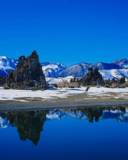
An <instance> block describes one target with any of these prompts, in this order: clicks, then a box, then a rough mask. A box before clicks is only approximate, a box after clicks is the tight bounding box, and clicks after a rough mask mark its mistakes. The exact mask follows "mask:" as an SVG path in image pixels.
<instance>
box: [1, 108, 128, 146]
mask: <svg viewBox="0 0 128 160" xmlns="http://www.w3.org/2000/svg"><path fill="white" fill-rule="evenodd" d="M67 116H69V117H73V118H77V119H83V120H85V119H88V121H89V122H95V121H96V122H98V121H99V120H103V119H115V120H118V121H121V122H128V111H127V110H126V109H125V108H124V107H120V108H119V107H118V108H116V107H111V108H109V109H108V108H107V109H106V108H105V107H93V108H92V107H90V108H89V107H88V108H85V109H66V110H64V109H58V110H50V111H47V110H43V111H29V112H25V111H22V112H16V111H15V112H5V113H4V112H3V113H2V112H1V113H0V128H5V127H7V126H8V125H9V124H10V125H12V126H14V127H16V128H17V131H18V133H19V136H20V139H21V140H27V139H28V140H30V141H32V142H33V144H35V145H36V144H38V142H39V140H40V134H41V131H42V130H43V126H44V123H45V122H46V120H53V119H56V120H58V119H60V120H61V119H64V118H65V117H67Z"/></svg>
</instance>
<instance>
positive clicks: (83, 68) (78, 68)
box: [60, 63, 91, 77]
mask: <svg viewBox="0 0 128 160" xmlns="http://www.w3.org/2000/svg"><path fill="white" fill-rule="evenodd" d="M90 66H91V65H90V64H88V63H80V64H75V65H71V66H69V67H67V68H66V69H65V70H63V71H62V72H61V74H60V76H61V77H67V76H73V77H83V76H84V75H85V74H86V73H87V71H88V68H89V67H90Z"/></svg>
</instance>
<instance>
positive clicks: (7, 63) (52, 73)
mask: <svg viewBox="0 0 128 160" xmlns="http://www.w3.org/2000/svg"><path fill="white" fill-rule="evenodd" d="M16 65H17V60H15V59H11V58H7V57H5V56H0V76H1V77H5V76H7V74H8V72H9V71H11V70H14V69H15V68H16ZM90 67H97V68H98V69H99V71H100V73H101V74H102V76H103V78H104V79H113V78H117V79H119V78H121V77H126V78H128V59H126V58H125V59H121V60H119V61H115V62H113V63H104V62H100V63H96V64H89V63H85V62H84V63H78V64H75V65H70V66H65V65H63V64H60V63H49V62H45V63H42V70H43V72H44V74H45V76H46V77H47V78H58V77H59V78H60V79H61V77H63V78H64V77H77V78H81V77H83V76H84V75H86V73H87V72H88V68H90Z"/></svg>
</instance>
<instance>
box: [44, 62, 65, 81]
mask: <svg viewBox="0 0 128 160" xmlns="http://www.w3.org/2000/svg"><path fill="white" fill-rule="evenodd" d="M65 69H66V67H65V66H64V65H63V64H60V63H43V64H42V70H43V72H44V74H45V76H46V77H54V78H55V77H60V75H61V72H63V71H64V70H65Z"/></svg>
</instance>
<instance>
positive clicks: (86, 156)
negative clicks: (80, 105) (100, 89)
mask: <svg viewBox="0 0 128 160" xmlns="http://www.w3.org/2000/svg"><path fill="white" fill-rule="evenodd" d="M0 159H1V160H63V159H64V160H128V110H127V108H125V107H120V108H115V107H112V108H109V109H106V108H105V107H102V108H100V107H95V109H92V108H86V109H75V110H74V109H68V110H64V109H59V110H56V109H53V110H50V111H49V110H42V111H38V110H37V111H26V112H25V111H13V112H0Z"/></svg>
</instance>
